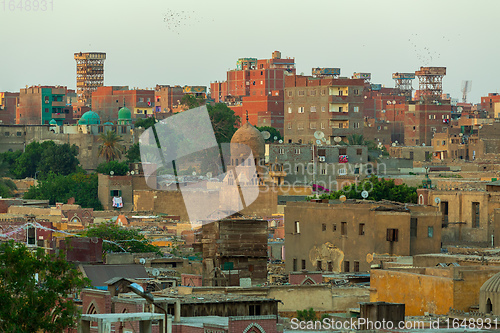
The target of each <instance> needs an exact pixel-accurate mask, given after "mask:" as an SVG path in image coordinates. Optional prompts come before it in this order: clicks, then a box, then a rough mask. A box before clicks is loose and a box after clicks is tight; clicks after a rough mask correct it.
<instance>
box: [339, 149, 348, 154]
mask: <svg viewBox="0 0 500 333" xmlns="http://www.w3.org/2000/svg"><path fill="white" fill-rule="evenodd" d="M339 155H347V148H340V149H339Z"/></svg>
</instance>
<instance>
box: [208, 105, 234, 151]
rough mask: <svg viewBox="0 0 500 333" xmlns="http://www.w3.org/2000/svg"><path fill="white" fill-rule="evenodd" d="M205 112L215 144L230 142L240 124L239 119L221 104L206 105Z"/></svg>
mask: <svg viewBox="0 0 500 333" xmlns="http://www.w3.org/2000/svg"><path fill="white" fill-rule="evenodd" d="M207 110H208V115H209V117H210V121H211V122H212V127H213V128H214V132H215V138H216V139H217V142H218V143H223V142H231V138H232V137H233V134H234V133H235V132H236V130H237V129H238V128H237V127H238V126H239V124H240V117H239V116H237V115H236V114H235V113H234V111H233V110H231V109H230V108H228V106H227V105H226V104H223V103H215V105H214V106H212V105H210V104H207Z"/></svg>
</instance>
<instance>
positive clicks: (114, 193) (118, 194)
mask: <svg viewBox="0 0 500 333" xmlns="http://www.w3.org/2000/svg"><path fill="white" fill-rule="evenodd" d="M109 192H110V193H109V194H110V195H111V196H112V197H121V196H122V191H121V190H111V191H109Z"/></svg>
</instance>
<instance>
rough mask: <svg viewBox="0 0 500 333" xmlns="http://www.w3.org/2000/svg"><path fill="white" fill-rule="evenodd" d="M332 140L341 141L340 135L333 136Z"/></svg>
mask: <svg viewBox="0 0 500 333" xmlns="http://www.w3.org/2000/svg"><path fill="white" fill-rule="evenodd" d="M333 141H335V142H337V143H339V142H340V141H342V138H341V137H340V136H336V137H334V138H333Z"/></svg>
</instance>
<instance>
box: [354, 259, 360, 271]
mask: <svg viewBox="0 0 500 333" xmlns="http://www.w3.org/2000/svg"><path fill="white" fill-rule="evenodd" d="M354 271H355V272H359V261H355V262H354Z"/></svg>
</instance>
